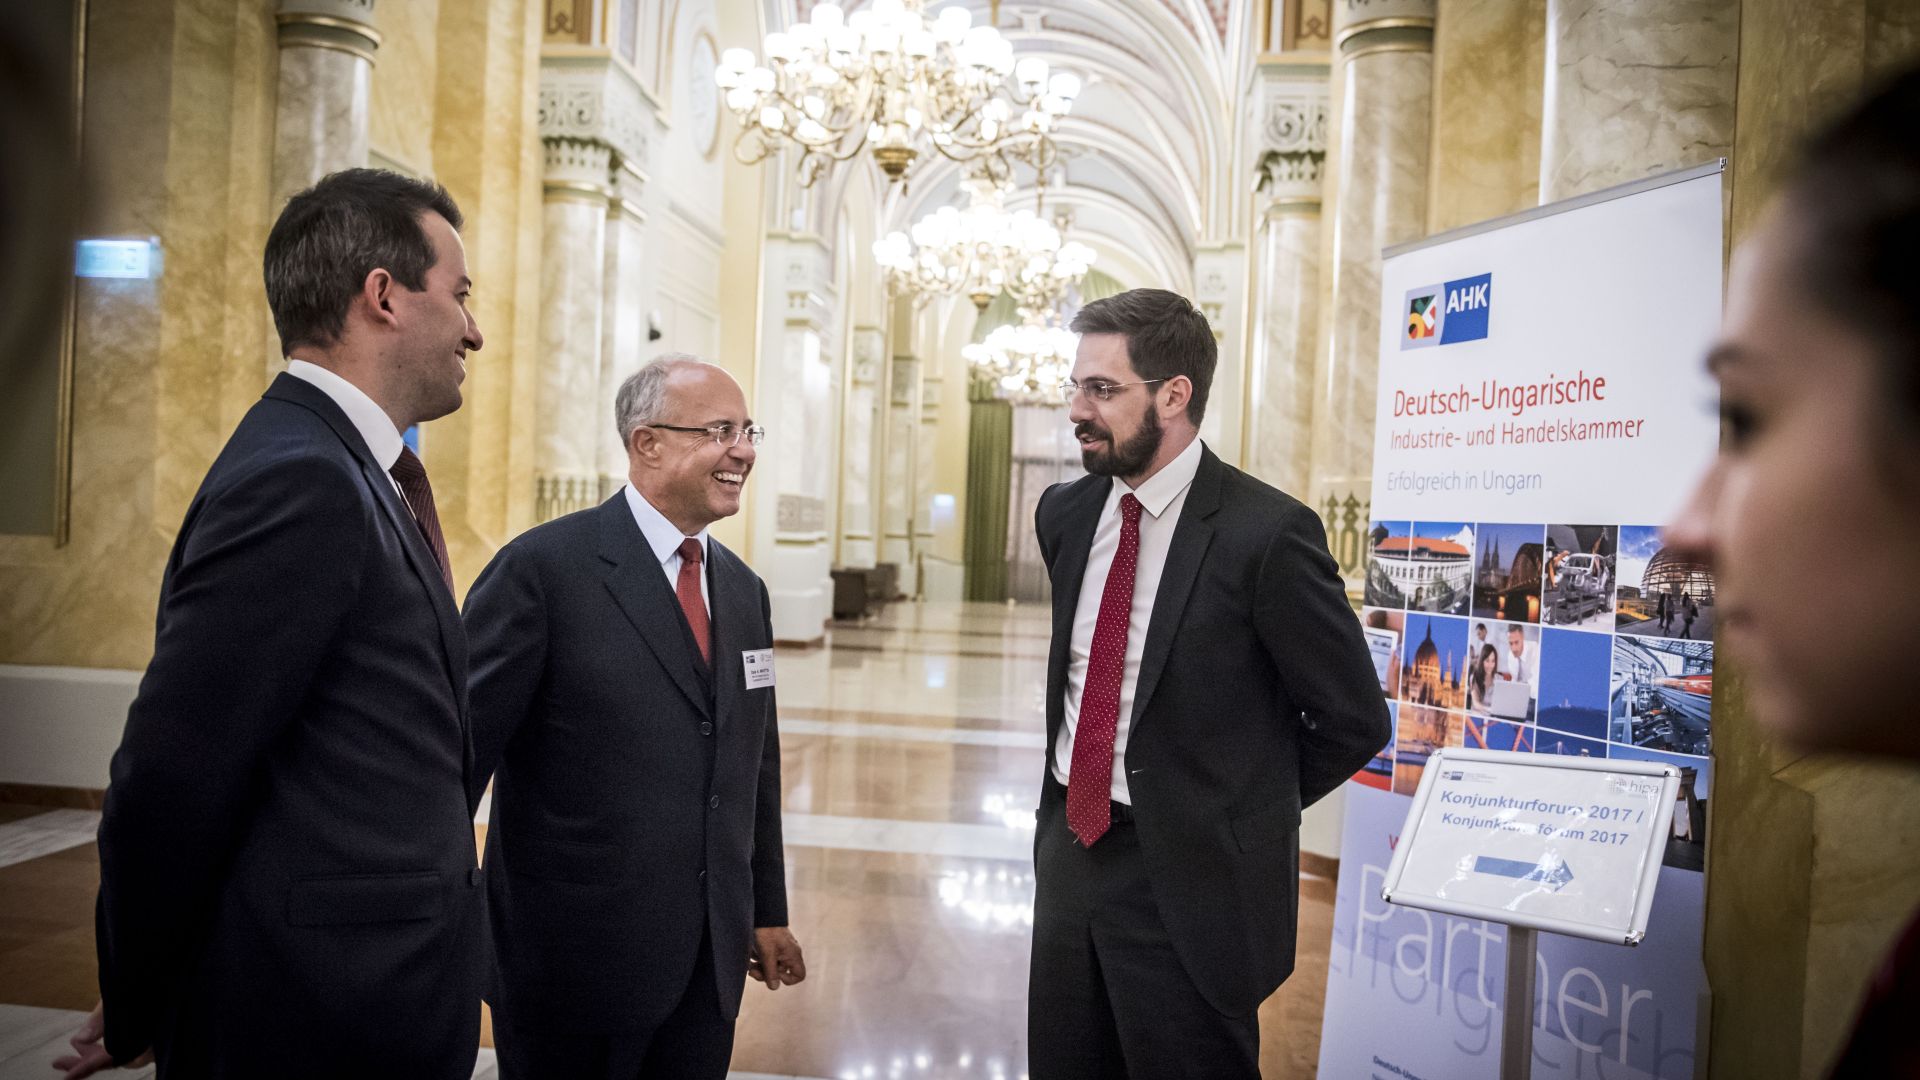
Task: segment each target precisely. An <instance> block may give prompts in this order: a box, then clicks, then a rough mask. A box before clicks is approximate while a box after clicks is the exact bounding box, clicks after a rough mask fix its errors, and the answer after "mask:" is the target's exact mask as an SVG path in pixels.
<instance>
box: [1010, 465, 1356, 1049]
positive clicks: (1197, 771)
mask: <svg viewBox="0 0 1920 1080" xmlns="http://www.w3.org/2000/svg"><path fill="white" fill-rule="evenodd" d="M1111 489H1112V481H1111V480H1110V479H1108V478H1107V477H1104V476H1087V477H1083V478H1081V479H1079V480H1076V481H1073V482H1072V483H1068V484H1059V485H1055V486H1054V487H1052V488H1049V489H1048V490H1047V491H1046V492H1045V493H1044V494H1043V495H1042V496H1041V499H1040V504H1039V507H1038V508H1037V510H1036V511H1035V514H1034V531H1035V533H1036V534H1037V536H1038V538H1039V542H1040V551H1041V554H1042V556H1043V557H1044V558H1045V560H1046V564H1047V569H1048V572H1049V574H1050V575H1051V577H1052V581H1053V650H1052V654H1051V657H1050V659H1049V662H1048V667H1047V757H1048V765H1047V768H1048V770H1049V773H1051V770H1052V758H1053V746H1054V740H1055V739H1056V738H1057V737H1058V735H1059V732H1060V724H1061V723H1062V720H1063V716H1064V713H1065V698H1066V691H1067V659H1068V656H1067V654H1068V650H1069V647H1070V643H1071V640H1072V635H1073V618H1074V610H1075V608H1076V606H1077V605H1078V604H1079V602H1080V584H1081V578H1082V576H1083V575H1084V574H1085V572H1086V566H1087V554H1088V549H1089V548H1090V547H1091V546H1092V542H1093V533H1094V528H1095V526H1096V525H1098V523H1099V518H1100V512H1101V510H1102V509H1103V508H1104V507H1105V505H1106V501H1107V495H1108V493H1109V492H1110V491H1111ZM1131 723H1132V727H1131V729H1130V732H1129V734H1128V736H1127V750H1126V761H1125V768H1126V770H1127V786H1128V791H1129V792H1130V794H1131V797H1132V800H1133V806H1134V815H1135V820H1136V822H1137V826H1136V827H1137V829H1138V831H1139V837H1140V848H1141V851H1142V853H1143V855H1144V857H1145V860H1146V864H1147V872H1148V876H1149V878H1150V879H1151V880H1152V882H1153V896H1154V900H1155V901H1156V902H1157V904H1158V906H1159V909H1160V914H1161V918H1162V919H1163V920H1164V921H1165V923H1166V927H1167V932H1168V934H1169V935H1170V936H1171V937H1172V939H1173V945H1174V949H1175V951H1176V952H1178V954H1179V956H1180V959H1181V962H1182V963H1183V964H1184V965H1185V966H1186V969H1187V972H1188V974H1189V975H1191V976H1192V978H1193V981H1194V983H1195V984H1196V985H1197V986H1198V987H1199V989H1200V992H1201V993H1202V994H1203V995H1205V997H1206V998H1207V1000H1208V1001H1209V1002H1210V1003H1212V1005H1213V1006H1214V1007H1215V1008H1217V1009H1219V1010H1220V1011H1222V1012H1224V1013H1226V1014H1228V1015H1230V1016H1244V1015H1246V1014H1248V1013H1250V1012H1252V1011H1253V1010H1254V1009H1255V1008H1257V1007H1258V1006H1259V1004H1260V1002H1261V1001H1263V1000H1265V998H1266V997H1267V995H1269V994H1271V993H1272V992H1273V990H1274V988H1275V987H1277V986H1279V985H1280V983H1281V981H1282V980H1284V979H1285V978H1286V977H1287V975H1288V974H1290V973H1291V972H1292V971H1293V945H1294V922H1295V916H1296V907H1297V902H1298V890H1299V860H1300V835H1299V826H1300V811H1301V809H1302V808H1303V807H1305V806H1307V805H1309V804H1310V803H1312V802H1314V801H1315V800H1316V799H1319V798H1320V797H1321V796H1323V795H1325V794H1327V793H1328V792H1329V791H1332V790H1333V789H1334V788H1335V787H1338V786H1339V785H1340V783H1341V782H1343V781H1344V780H1346V779H1347V778H1348V777H1349V776H1352V775H1353V773H1354V772H1355V771H1357V770H1358V769H1359V768H1360V767H1361V766H1363V765H1365V764H1366V763H1367V761H1368V760H1369V759H1371V758H1372V756H1373V754H1374V752H1375V751H1377V750H1379V749H1380V747H1382V746H1383V745H1385V744H1386V742H1387V739H1388V738H1389V737H1390V734H1391V732H1390V725H1389V721H1388V719H1387V707H1386V702H1385V699H1384V698H1382V696H1381V694H1380V683H1379V680H1378V679H1377V678H1376V677H1375V675H1374V670H1373V662H1372V660H1371V659H1370V658H1369V656H1368V653H1367V649H1366V645H1365V643H1364V642H1363V640H1362V639H1361V636H1360V622H1359V620H1358V619H1357V618H1355V617H1354V614H1353V609H1352V608H1351V607H1349V606H1348V604H1347V598H1346V593H1345V590H1344V589H1343V587H1342V586H1341V583H1340V577H1339V574H1338V570H1337V567H1336V565H1335V563H1334V561H1333V558H1332V556H1330V555H1329V554H1327V544H1326V533H1325V531H1324V530H1323V529H1322V527H1321V525H1320V519H1319V518H1318V517H1317V516H1315V515H1314V513H1313V511H1312V510H1309V509H1308V508H1307V507H1305V506H1303V505H1301V504H1300V503H1298V502H1296V501H1294V500H1293V499H1292V498H1289V497H1288V496H1286V495H1284V494H1282V493H1281V492H1279V491H1276V490H1274V489H1273V488H1271V487H1268V486H1267V485H1265V484H1263V483H1261V482H1260V481H1258V480H1255V479H1254V478H1253V477H1251V476H1248V475H1247V474H1245V473H1243V472H1241V471H1239V470H1238V469H1235V468H1233V467H1231V466H1229V465H1226V464H1224V463H1222V462H1221V461H1220V459H1219V458H1217V457H1215V456H1214V454H1213V452H1212V451H1211V450H1206V449H1202V451H1201V455H1200V468H1199V471H1198V473H1197V474H1196V475H1195V476H1194V480H1193V487H1192V488H1191V489H1189V490H1188V492H1187V501H1186V505H1185V507H1184V508H1183V509H1182V511H1181V513H1180V520H1179V524H1178V525H1177V526H1176V527H1175V529H1174V533H1173V542H1172V545H1171V547H1170V548H1169V549H1168V551H1167V561H1166V566H1165V568H1164V569H1163V570H1162V572H1161V576H1160V588H1159V592H1158V593H1156V594H1155V596H1154V601H1153V618H1152V621H1151V623H1150V625H1149V626H1148V628H1147V638H1146V642H1145V644H1144V654H1143V655H1142V657H1141V661H1140V674H1139V681H1138V683H1137V685H1136V688H1135V690H1134V697H1133V713H1132V721H1131ZM1055 812H1061V811H1058V810H1057V809H1056V811H1055Z"/></svg>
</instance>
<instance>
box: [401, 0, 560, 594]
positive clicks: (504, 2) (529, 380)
mask: <svg viewBox="0 0 1920 1080" xmlns="http://www.w3.org/2000/svg"><path fill="white" fill-rule="evenodd" d="M539 17H540V6H539V5H538V4H537V3H533V2H531V0H461V2H460V3H446V4H442V5H441V6H440V17H439V19H438V21H437V23H436V25H435V26H434V28H433V30H434V44H433V46H432V50H433V51H435V52H437V53H438V55H439V56H440V57H441V58H442V62H441V63H440V64H439V65H438V67H437V73H436V76H435V79H434V82H433V84H432V85H431V86H430V87H428V88H425V89H426V93H427V94H428V97H429V100H431V101H432V103H433V112H432V124H431V127H430V129H429V130H430V133H431V137H432V141H431V143H430V157H431V159H432V160H433V161H434V162H435V164H436V167H435V170H434V177H435V178H436V179H437V180H439V181H440V182H441V183H443V184H445V185H446V186H447V190H448V191H450V192H451V193H452V194H453V197H454V199H455V200H456V201H457V202H458V203H459V204H460V209H461V212H462V213H463V214H464V215H465V217H466V227H465V229H463V230H462V235H461V239H462V241H463V242H464V243H465V244H466V248H467V264H468V267H469V268H470V270H471V271H472V275H473V279H474V283H475V284H474V293H473V300H472V305H473V310H474V313H475V317H476V318H477V319H478V320H479V322H480V328H481V331H482V332H483V333H485V334H486V338H487V340H486V346H485V347H484V348H482V349H481V350H480V351H479V352H478V353H475V354H473V356H471V357H470V358H469V359H468V364H467V372H468V374H467V383H466V386H465V388H464V389H465V396H466V401H465V404H464V405H462V406H461V408H460V411H459V412H457V413H454V414H453V415H452V416H449V417H446V418H444V419H441V420H436V421H434V422H433V423H432V424H429V425H428V426H427V428H428V430H427V431H426V432H424V433H423V436H424V437H423V439H422V448H423V450H424V451H425V461H426V464H427V468H428V469H430V470H432V473H433V476H434V490H435V499H436V501H437V502H438V503H439V505H440V507H441V512H440V517H441V521H442V522H443V523H444V524H445V525H446V527H447V549H448V554H449V557H450V558H451V559H452V561H453V571H454V579H455V581H456V582H458V583H459V584H460V586H461V588H462V589H463V590H464V588H465V586H466V584H467V583H468V582H471V581H472V580H473V579H474V577H476V576H478V575H479V573H480V571H481V570H482V569H484V568H485V567H486V564H487V561H488V560H490V559H492V558H493V553H494V552H495V551H497V550H498V549H499V548H500V545H502V544H504V543H506V542H507V541H508V540H510V539H512V538H513V537H514V536H515V535H516V534H518V533H519V532H520V531H521V530H523V529H525V528H527V527H528V526H529V525H531V524H533V509H534V507H533V436H534V415H533V405H534V402H535V400H536V394H535V391H534V387H535V385H536V380H537V378H538V375H539V370H540V354H539V346H538V340H539V332H540V307H539V305H540V244H541V230H540V220H541V194H540V180H541V174H542V168H543V166H542V159H541V151H540V139H539V130H538V124H537V113H536V103H537V96H538V91H539V80H540V52H539V49H540V35H539V25H540V24H539ZM376 71H377V69H376ZM378 85H379V81H378V77H377V75H376V79H375V87H376V91H377V89H378ZM374 103H375V112H376V114H377V113H378V111H379V105H380V98H379V96H378V93H377V92H376V95H375V98H374Z"/></svg>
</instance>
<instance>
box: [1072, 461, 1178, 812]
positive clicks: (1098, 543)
mask: <svg viewBox="0 0 1920 1080" xmlns="http://www.w3.org/2000/svg"><path fill="white" fill-rule="evenodd" d="M1200 446H1201V443H1200V440H1199V439H1195V440H1193V442H1192V443H1191V444H1189V445H1188V446H1187V448H1186V449H1185V450H1182V451H1180V456H1179V457H1176V458H1174V459H1173V460H1172V461H1169V462H1167V465H1166V467H1165V468H1163V469H1161V470H1160V471H1159V472H1157V473H1154V474H1153V475H1152V476H1150V477H1148V478H1147V481H1146V482H1145V483H1143V484H1141V485H1140V487H1139V488H1138V489H1137V490H1136V489H1134V488H1130V487H1128V486H1127V485H1126V482H1125V481H1123V480H1121V479H1120V478H1119V477H1117V476H1116V477H1114V478H1113V489H1112V490H1111V491H1109V492H1108V493H1107V505H1106V507H1105V508H1103V509H1102V510H1101V511H1100V524H1099V525H1097V526H1095V528H1094V530H1093V546H1092V547H1091V548H1089V549H1088V551H1087V570H1086V574H1085V575H1084V576H1083V577H1081V579H1080V603H1079V605H1078V606H1077V607H1075V608H1074V613H1073V639H1072V642H1071V644H1070V645H1069V647H1068V652H1067V701H1066V722H1065V723H1063V724H1061V725H1060V734H1059V737H1058V738H1056V739H1055V740H1054V744H1053V778H1054V779H1055V780H1058V781H1060V783H1062V784H1065V783H1066V782H1067V775H1068V773H1069V772H1070V771H1071V769H1072V766H1073V733H1074V729H1075V728H1076V727H1078V726H1079V722H1080V695H1081V692H1082V691H1084V690H1085V689H1086V686H1087V664H1088V661H1089V660H1090V659H1091V658H1092V651H1091V650H1092V647H1093V630H1094V626H1095V625H1096V624H1097V623H1098V622H1099V621H1100V599H1101V597H1102V596H1104V595H1105V594H1106V591H1107V571H1108V569H1109V568H1111V567H1112V566H1113V556H1114V553H1115V552H1116V551H1118V550H1119V548H1120V524H1121V522H1120V497H1121V496H1122V495H1126V494H1128V493H1129V492H1131V493H1132V494H1133V497H1134V498H1136V499H1139V500H1140V508H1141V510H1142V511H1144V512H1143V513H1142V514H1141V515H1140V554H1139V561H1138V562H1137V563H1136V564H1135V568H1134V572H1133V608H1132V611H1131V612H1130V613H1129V614H1128V617H1127V666H1126V668H1125V669H1124V671H1123V673H1122V674H1121V676H1120V719H1119V722H1118V723H1117V724H1116V725H1115V727H1114V733H1113V766H1112V772H1113V801H1114V802H1121V803H1126V804H1128V805H1132V804H1133V797H1132V796H1131V795H1130V794H1129V793H1128V791H1127V770H1126V768H1125V767H1124V765H1125V762H1126V760H1127V730H1128V729H1129V728H1130V727H1132V722H1133V691H1134V686H1135V684H1137V683H1138V682H1139V681H1140V655H1141V653H1142V652H1143V651H1144V650H1145V647H1146V643H1147V626H1148V625H1149V624H1150V623H1151V622H1152V620H1153V598H1154V595H1155V594H1157V593H1158V592H1159V591H1160V571H1161V570H1162V569H1163V568H1165V566H1166V565H1167V549H1168V548H1169V547H1171V546H1172V544H1173V530H1174V527H1175V526H1177V525H1179V524H1180V509H1181V508H1182V507H1184V506H1185V505H1186V504H1187V491H1188V490H1189V489H1191V488H1192V487H1193V477H1194V474H1195V473H1197V472H1199V471H1200Z"/></svg>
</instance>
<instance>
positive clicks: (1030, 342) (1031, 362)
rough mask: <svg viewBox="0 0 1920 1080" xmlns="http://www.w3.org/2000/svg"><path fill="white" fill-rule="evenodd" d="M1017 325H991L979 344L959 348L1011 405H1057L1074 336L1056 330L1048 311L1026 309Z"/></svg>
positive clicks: (1070, 365) (1076, 339)
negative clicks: (992, 326) (991, 328)
mask: <svg viewBox="0 0 1920 1080" xmlns="http://www.w3.org/2000/svg"><path fill="white" fill-rule="evenodd" d="M1020 314H1021V321H1020V322H1019V324H1017V325H1012V324H1010V325H1007V326H997V327H994V328H993V330H991V331H990V332H988V334H987V336H986V338H985V340H982V341H980V342H978V343H976V344H973V345H966V346H962V347H961V349H960V355H961V356H963V357H965V358H966V360H967V364H968V365H969V366H970V367H972V368H973V370H974V371H975V372H976V373H977V374H979V375H981V376H982V377H984V378H986V379H987V380H988V381H989V382H991V383H992V384H993V387H994V390H995V392H996V394H997V395H998V396H999V397H1001V398H1004V399H1005V400H1007V401H1010V402H1012V403H1014V404H1016V405H1055V406H1057V405H1061V404H1063V402H1062V401H1061V400H1060V384H1061V383H1063V382H1065V381H1066V379H1067V376H1068V375H1069V374H1070V373H1071V372H1072V371H1073V354H1074V352H1075V350H1077V349H1078V348H1079V347H1080V335H1078V334H1076V333H1074V332H1073V331H1071V330H1068V329H1066V328H1065V327H1062V326H1061V325H1060V324H1059V322H1058V321H1057V319H1056V317H1055V316H1054V315H1053V313H1052V312H1047V313H1044V314H1042V313H1041V312H1038V311H1035V310H1034V309H1031V308H1027V309H1023V310H1022V311H1021V313H1020Z"/></svg>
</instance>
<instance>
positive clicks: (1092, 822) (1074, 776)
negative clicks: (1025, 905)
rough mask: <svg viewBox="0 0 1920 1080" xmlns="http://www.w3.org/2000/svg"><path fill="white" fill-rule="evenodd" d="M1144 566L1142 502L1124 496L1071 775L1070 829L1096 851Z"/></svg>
mask: <svg viewBox="0 0 1920 1080" xmlns="http://www.w3.org/2000/svg"><path fill="white" fill-rule="evenodd" d="M1139 562H1140V500H1139V499H1136V498H1134V497H1133V496H1132V495H1131V494H1128V495H1122V496H1120V548H1119V550H1117V551H1115V552H1114V553H1113V565H1112V566H1111V567H1108V568H1107V586H1106V590H1105V591H1104V592H1102V593H1101V594H1100V618H1099V619H1098V620H1097V621H1096V622H1095V623H1094V624H1093V646H1092V648H1090V649H1089V650H1088V655H1087V682H1086V685H1085V686H1083V687H1081V690H1080V722H1079V724H1078V725H1077V726H1075V728H1074V730H1073V766H1072V768H1070V769H1068V770H1067V827H1068V828H1070V829H1072V830H1073V835H1075V836H1077V837H1079V838H1080V843H1081V844H1083V845H1085V846H1086V847H1092V846H1093V842H1094V841H1095V840H1098V839H1100V838H1101V837H1102V836H1105V835H1106V833H1107V827H1108V826H1109V825H1111V824H1112V823H1113V815H1112V808H1111V807H1110V806H1109V805H1108V803H1109V802H1110V801H1111V797H1112V796H1111V793H1112V791H1113V738H1114V732H1115V731H1116V730H1117V729H1118V727H1119V725H1120V686H1121V683H1122V682H1123V680H1124V679H1125V678H1126V674H1127V626H1128V623H1129V622H1130V621H1131V620H1132V617H1133V573H1134V570H1135V569H1136V568H1137V567H1138V565H1139Z"/></svg>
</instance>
